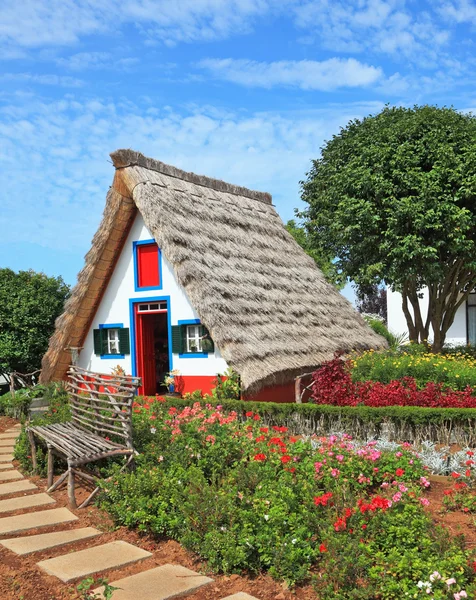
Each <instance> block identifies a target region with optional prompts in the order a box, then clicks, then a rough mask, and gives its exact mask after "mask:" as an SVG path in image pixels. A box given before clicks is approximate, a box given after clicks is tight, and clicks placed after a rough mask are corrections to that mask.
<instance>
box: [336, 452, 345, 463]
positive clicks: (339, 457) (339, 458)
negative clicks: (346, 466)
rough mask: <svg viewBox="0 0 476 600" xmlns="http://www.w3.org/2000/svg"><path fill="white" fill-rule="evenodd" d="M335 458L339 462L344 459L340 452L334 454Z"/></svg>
mask: <svg viewBox="0 0 476 600" xmlns="http://www.w3.org/2000/svg"><path fill="white" fill-rule="evenodd" d="M336 458H337V460H338V461H339V462H342V461H343V460H344V457H343V456H342V454H338V455H337V456H336Z"/></svg>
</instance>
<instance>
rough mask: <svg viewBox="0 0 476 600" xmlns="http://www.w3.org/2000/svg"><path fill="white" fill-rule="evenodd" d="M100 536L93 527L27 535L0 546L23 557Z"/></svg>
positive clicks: (2, 543) (3, 541)
mask: <svg viewBox="0 0 476 600" xmlns="http://www.w3.org/2000/svg"><path fill="white" fill-rule="evenodd" d="M98 535H101V532H100V531H99V530H97V529H95V528H94V527H84V528H82V529H70V530H69V531H55V532H53V533H41V534H39V535H29V536H26V537H18V538H12V539H9V540H2V541H0V544H1V545H2V546H5V548H8V549H9V550H11V551H12V552H15V554H19V555H20V556H24V555H25V554H32V553H33V552H40V551H41V550H47V549H48V548H55V547H56V546H63V545H65V544H72V543H73V542H78V541H80V540H87V539H89V538H93V537H96V536H98Z"/></svg>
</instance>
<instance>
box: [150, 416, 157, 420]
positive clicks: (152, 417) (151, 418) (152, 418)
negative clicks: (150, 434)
mask: <svg viewBox="0 0 476 600" xmlns="http://www.w3.org/2000/svg"><path fill="white" fill-rule="evenodd" d="M156 419H157V417H156V416H155V415H150V417H149V420H150V421H155V420H156Z"/></svg>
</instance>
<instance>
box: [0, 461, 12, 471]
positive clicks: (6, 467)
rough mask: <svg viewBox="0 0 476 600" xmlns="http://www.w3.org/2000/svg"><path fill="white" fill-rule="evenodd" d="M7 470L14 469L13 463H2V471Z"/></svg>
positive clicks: (0, 463)
mask: <svg viewBox="0 0 476 600" xmlns="http://www.w3.org/2000/svg"><path fill="white" fill-rule="evenodd" d="M7 469H13V465H12V463H11V462H5V463H2V462H0V471H6V470H7Z"/></svg>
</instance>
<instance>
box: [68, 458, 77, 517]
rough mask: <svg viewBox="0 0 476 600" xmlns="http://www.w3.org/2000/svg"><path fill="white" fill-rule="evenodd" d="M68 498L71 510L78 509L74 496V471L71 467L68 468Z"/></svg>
mask: <svg viewBox="0 0 476 600" xmlns="http://www.w3.org/2000/svg"><path fill="white" fill-rule="evenodd" d="M68 497H69V505H70V506H71V508H73V509H74V508H78V506H77V504H76V496H75V494H74V470H73V469H72V468H71V467H69V468H68Z"/></svg>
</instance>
